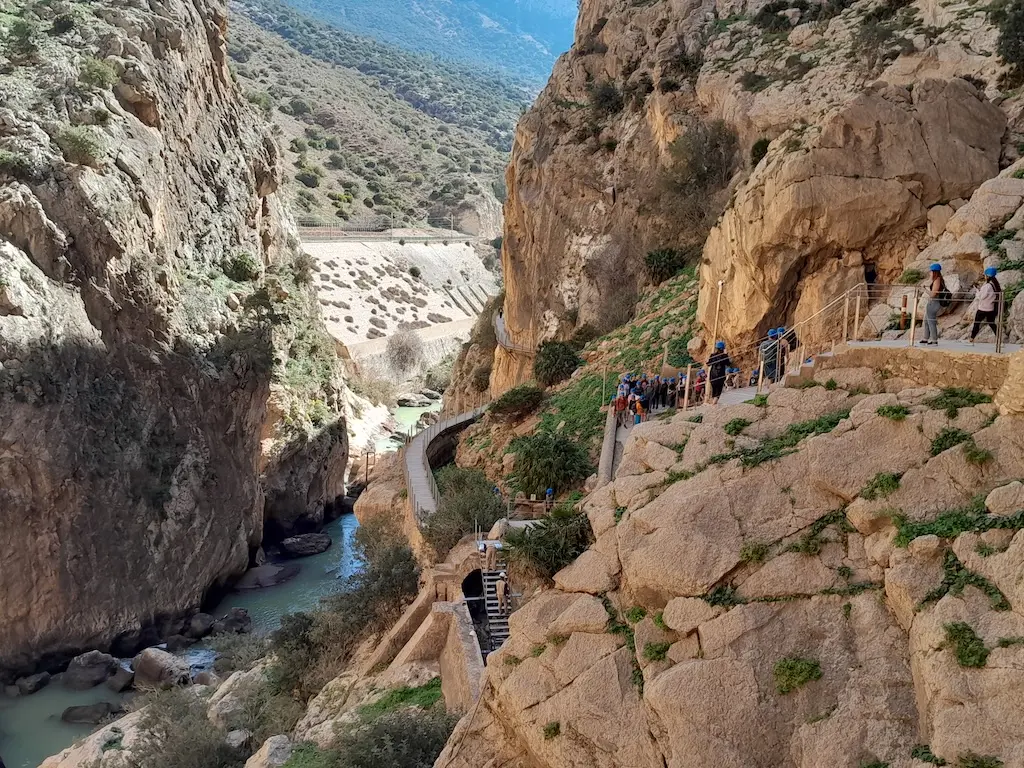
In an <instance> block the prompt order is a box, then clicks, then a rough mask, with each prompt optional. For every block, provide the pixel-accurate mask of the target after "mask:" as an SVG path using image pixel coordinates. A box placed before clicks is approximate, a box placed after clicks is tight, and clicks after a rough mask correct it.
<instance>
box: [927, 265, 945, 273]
mask: <svg viewBox="0 0 1024 768" xmlns="http://www.w3.org/2000/svg"><path fill="white" fill-rule="evenodd" d="M929 269H930V270H931V271H932V272H941V271H942V265H941V264H932V265H931V267H929Z"/></svg>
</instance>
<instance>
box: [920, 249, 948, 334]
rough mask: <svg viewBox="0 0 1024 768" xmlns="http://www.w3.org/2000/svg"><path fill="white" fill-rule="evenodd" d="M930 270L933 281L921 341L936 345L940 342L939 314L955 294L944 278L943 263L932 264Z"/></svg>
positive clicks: (929, 286)
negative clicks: (950, 290)
mask: <svg viewBox="0 0 1024 768" xmlns="http://www.w3.org/2000/svg"><path fill="white" fill-rule="evenodd" d="M929 271H930V273H931V283H929V285H928V305H927V306H926V307H925V310H924V338H923V339H921V343H922V344H925V345H927V344H933V345H934V344H938V343H939V314H941V312H942V310H943V309H945V308H946V307H948V306H949V305H950V304H951V303H952V300H953V295H952V294H951V293H950V292H949V289H948V288H947V287H946V281H945V280H944V279H943V278H942V265H941V264H932V266H931V268H930V270H929Z"/></svg>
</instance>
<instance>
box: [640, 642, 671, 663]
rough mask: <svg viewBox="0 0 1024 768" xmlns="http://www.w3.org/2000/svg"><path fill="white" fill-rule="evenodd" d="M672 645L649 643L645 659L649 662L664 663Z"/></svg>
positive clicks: (645, 650)
mask: <svg viewBox="0 0 1024 768" xmlns="http://www.w3.org/2000/svg"><path fill="white" fill-rule="evenodd" d="M671 647H672V643H647V644H646V645H645V646H644V658H645V659H647V660H648V661H664V660H665V657H666V656H668V649H669V648H671Z"/></svg>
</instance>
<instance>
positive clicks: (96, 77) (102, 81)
mask: <svg viewBox="0 0 1024 768" xmlns="http://www.w3.org/2000/svg"><path fill="white" fill-rule="evenodd" d="M119 79H120V78H119V77H118V76H117V72H116V71H115V70H114V68H113V67H112V66H110V65H109V64H107V62H105V61H100V60H99V59H91V58H90V59H85V60H84V61H82V68H81V69H80V70H79V71H78V81H79V82H80V83H82V85H87V86H89V87H90V88H98V89H101V90H106V89H109V88H112V87H113V86H114V83H116V82H117V81H118V80H119Z"/></svg>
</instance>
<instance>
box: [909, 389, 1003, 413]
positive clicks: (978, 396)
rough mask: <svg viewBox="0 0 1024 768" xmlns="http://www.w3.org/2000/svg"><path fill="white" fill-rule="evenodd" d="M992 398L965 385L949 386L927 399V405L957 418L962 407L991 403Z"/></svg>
mask: <svg viewBox="0 0 1024 768" xmlns="http://www.w3.org/2000/svg"><path fill="white" fill-rule="evenodd" d="M991 402H992V398H991V397H989V396H988V395H984V394H982V393H981V392H976V391H974V390H973V389H967V388H965V387H947V388H946V389H944V390H942V392H941V393H940V394H938V395H936V396H935V397H933V398H931V399H929V400H926V401H925V405H927V406H928V407H929V408H932V409H933V410H936V411H945V412H946V416H947V417H949V418H951V419H955V418H956V417H957V415H958V414H959V413H960V409H961V408H971V407H973V406H975V405H981V404H983V403H991Z"/></svg>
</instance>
